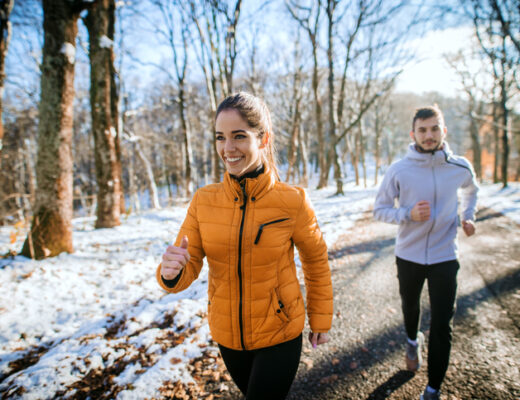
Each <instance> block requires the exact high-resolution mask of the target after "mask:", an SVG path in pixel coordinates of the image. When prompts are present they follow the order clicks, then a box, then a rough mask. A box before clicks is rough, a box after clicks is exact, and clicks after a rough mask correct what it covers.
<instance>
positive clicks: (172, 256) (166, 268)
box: [161, 236, 190, 280]
mask: <svg viewBox="0 0 520 400" xmlns="http://www.w3.org/2000/svg"><path fill="white" fill-rule="evenodd" d="M188 261H190V253H188V236H184V237H183V238H182V240H181V247H177V246H168V248H167V249H166V251H165V252H164V254H163V255H162V262H161V276H162V277H163V278H164V279H166V280H172V279H175V277H176V276H177V275H179V273H180V272H181V270H182V269H183V268H184V266H185V265H186V264H187V263H188Z"/></svg>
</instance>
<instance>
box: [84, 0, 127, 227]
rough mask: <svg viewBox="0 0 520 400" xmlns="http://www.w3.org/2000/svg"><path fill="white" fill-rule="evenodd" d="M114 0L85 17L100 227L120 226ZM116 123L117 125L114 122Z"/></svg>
mask: <svg viewBox="0 0 520 400" xmlns="http://www.w3.org/2000/svg"><path fill="white" fill-rule="evenodd" d="M114 12H115V4H114V0H99V1H97V2H95V3H94V4H93V6H92V8H91V9H90V11H89V13H88V16H87V18H86V19H85V22H86V25H87V28H88V32H89V45H90V49H89V52H90V53H89V56H90V106H91V113H92V133H93V135H94V147H95V148H94V153H95V160H96V180H97V185H98V193H97V219H96V228H111V227H113V226H117V225H120V224H121V222H120V215H121V206H120V201H121V181H120V176H121V171H120V168H121V166H120V161H119V156H118V155H117V150H118V149H119V146H118V145H117V144H116V142H117V140H118V135H117V129H116V128H117V115H115V116H114V115H113V111H114V108H115V107H114V105H113V99H114V98H116V97H117V96H116V95H115V94H114V93H113V90H114V89H115V87H114V85H113V77H112V74H113V73H114V71H115V70H114V52H113V40H114ZM114 122H115V124H114Z"/></svg>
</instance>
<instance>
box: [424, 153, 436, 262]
mask: <svg viewBox="0 0 520 400" xmlns="http://www.w3.org/2000/svg"><path fill="white" fill-rule="evenodd" d="M432 157H433V154H432ZM432 177H433V206H432V207H431V208H430V216H431V217H432V219H433V222H432V226H431V228H430V230H429V231H428V235H426V248H425V249H424V258H425V264H426V265H428V264H429V263H428V246H429V242H430V233H432V231H433V227H434V226H435V218H433V210H435V205H436V204H437V181H436V180H435V166H434V165H432Z"/></svg>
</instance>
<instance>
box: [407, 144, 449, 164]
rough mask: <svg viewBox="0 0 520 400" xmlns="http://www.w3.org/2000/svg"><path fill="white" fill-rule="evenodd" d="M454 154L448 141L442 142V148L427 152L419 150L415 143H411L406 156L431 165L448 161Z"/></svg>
mask: <svg viewBox="0 0 520 400" xmlns="http://www.w3.org/2000/svg"><path fill="white" fill-rule="evenodd" d="M452 155H453V152H452V151H451V149H450V146H449V145H448V142H446V141H444V142H442V147H441V148H440V149H438V150H435V151H433V152H427V153H421V152H419V151H417V149H416V147H415V143H410V144H409V145H408V151H407V152H406V156H405V158H408V159H409V160H412V161H414V162H418V163H420V164H422V165H424V166H431V165H438V164H441V163H443V162H446V161H447V160H448V159H449V158H451V156H452Z"/></svg>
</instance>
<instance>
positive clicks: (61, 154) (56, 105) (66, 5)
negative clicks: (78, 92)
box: [21, 0, 81, 259]
mask: <svg viewBox="0 0 520 400" xmlns="http://www.w3.org/2000/svg"><path fill="white" fill-rule="evenodd" d="M73 5H74V3H72V4H71V2H70V1H67V0H43V29H44V45H43V62H42V65H41V98H40V109H39V125H38V159H37V164H36V180H37V191H36V204H35V209H34V210H35V211H34V218H33V222H32V225H31V230H30V232H29V234H28V236H27V239H26V241H25V243H24V245H23V248H22V251H21V254H22V255H24V256H26V257H31V258H37V259H41V258H45V257H49V256H56V255H58V254H60V253H62V252H64V251H65V252H69V253H72V252H73V250H74V249H73V245H72V224H71V220H72V170H73V163H72V149H71V142H72V125H73V101H74V63H75V55H76V54H75V53H76V45H75V43H76V35H77V32H78V27H77V19H78V17H79V12H80V11H81V10H80V9H79V7H76V8H75V9H73Z"/></svg>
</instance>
